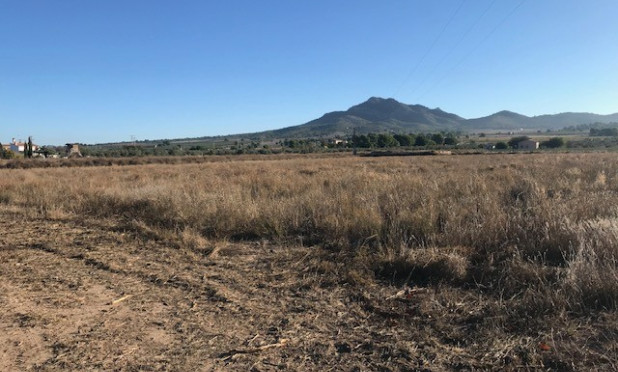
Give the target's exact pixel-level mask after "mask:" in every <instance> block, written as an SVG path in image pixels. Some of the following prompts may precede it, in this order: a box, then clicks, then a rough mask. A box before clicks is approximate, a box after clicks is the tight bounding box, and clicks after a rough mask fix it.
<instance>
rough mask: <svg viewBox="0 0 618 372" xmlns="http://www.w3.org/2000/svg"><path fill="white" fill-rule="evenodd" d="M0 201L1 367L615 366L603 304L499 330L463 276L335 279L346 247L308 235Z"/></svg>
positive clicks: (505, 321) (499, 320)
mask: <svg viewBox="0 0 618 372" xmlns="http://www.w3.org/2000/svg"><path fill="white" fill-rule="evenodd" d="M1 212H2V213H0V227H1V230H0V279H1V280H0V314H2V316H1V318H0V351H1V352H0V370H2V371H19V370H35V371H39V370H41V371H53V370H123V371H137V370H139V371H160V370H186V371H192V370H203V371H210V370H251V371H274V370H348V371H364V370H382V371H390V370H393V371H395V370H408V371H440V370H478V369H482V370H504V369H507V370H521V369H524V370H536V369H540V370H572V369H585V368H586V365H587V363H593V364H592V365H594V366H595V369H606V370H612V369H613V368H615V367H616V355H615V354H612V352H613V351H615V350H613V349H612V348H613V347H615V339H614V338H615V337H616V334H617V333H616V327H615V324H616V319H599V320H595V319H589V320H586V321H584V320H576V321H571V320H568V319H565V320H564V326H565V327H570V328H568V329H566V330H563V329H553V327H552V329H551V330H550V329H547V330H543V329H542V327H541V329H540V330H539V328H536V327H535V324H529V325H527V327H526V330H521V331H513V332H511V333H504V329H507V330H508V329H510V328H516V327H517V325H512V324H509V318H508V315H504V313H503V312H500V311H493V310H492V309H493V308H494V306H498V305H492V304H493V303H494V302H493V301H489V300H488V299H484V298H483V297H482V295H479V294H477V293H476V292H473V291H470V292H467V291H466V290H464V289H457V290H455V289H450V288H438V287H435V288H431V287H427V288H413V289H405V290H402V288H398V287H394V286H389V285H379V284H376V283H364V284H363V285H362V286H360V285H353V284H350V283H352V282H353V280H347V281H341V280H338V279H337V277H338V273H339V271H340V270H341V271H342V272H343V270H342V268H343V267H345V266H346V264H347V262H346V261H345V258H343V257H339V256H328V255H329V254H331V255H334V253H329V252H327V251H324V250H320V249H318V248H312V247H302V246H300V245H299V246H296V247H290V246H279V245H277V244H270V243H267V242H262V243H258V242H254V243H236V242H234V243H230V242H217V243H216V244H212V243H209V246H204V247H195V248H194V249H188V248H179V246H178V245H175V244H173V243H171V242H169V241H166V240H165V239H162V238H161V237H158V236H156V234H155V235H153V234H151V233H149V232H148V231H147V230H145V229H142V230H140V229H137V228H132V229H129V228H127V227H126V226H121V225H119V224H116V223H114V222H110V221H100V220H80V219H74V218H67V217H64V218H61V217H59V218H57V219H52V220H50V219H37V218H33V219H29V220H24V219H23V217H22V216H21V215H20V214H18V213H12V212H11V211H10V210H2V211H1ZM324 257H330V261H329V260H325V258H324ZM348 275H349V274H348ZM348 279H349V278H348ZM610 315H611V316H613V314H611V313H610ZM610 315H606V316H610ZM595 322H602V323H603V324H614V327H613V328H610V329H608V328H606V327H603V326H598V324H596V323H595ZM496 328H499V329H500V332H497V331H496V330H495V329H496ZM494 332H495V333H494ZM612 339H614V340H613V341H611V340H612ZM608 341H610V342H608ZM573 345H577V348H574V347H573ZM574 361H576V362H574ZM575 363H578V364H575ZM588 365H589V366H590V364H588Z"/></svg>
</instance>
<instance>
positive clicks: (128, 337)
mask: <svg viewBox="0 0 618 372" xmlns="http://www.w3.org/2000/svg"><path fill="white" fill-rule="evenodd" d="M111 164H113V163H112V162H110V163H109V164H107V165H110V166H90V167H85V166H76V167H69V166H66V165H63V166H61V167H57V168H31V169H11V168H19V166H16V165H11V164H9V163H4V164H0V165H1V166H0V168H3V169H0V226H1V230H0V255H1V256H0V279H1V280H0V313H1V314H2V317H1V318H0V345H2V346H1V348H0V350H1V354H0V355H1V356H0V370H7V371H8V370H37V371H38V370H43V371H47V370H128V371H138V370H140V371H141V370H154V371H158V370H204V371H209V370H251V371H270V370H273V371H274V370H346V371H365V370H378V371H400V370H402V371H450V370H453V371H473V370H517V371H519V370H559V371H570V370H573V371H576V370H577V371H579V370H582V371H584V370H585V371H588V370H600V371H603V370H607V371H611V370H617V369H618V316H617V315H618V314H617V310H618V309H617V305H618V159H617V158H616V154H610V153H595V154H508V155H507V154H501V155H465V156H426V157H382V158H366V157H352V156H349V155H339V156H333V157H328V156H320V157H307V158H305V157H293V156H288V157H276V156H274V157H265V158H224V159H220V160H216V159H215V158H212V159H209V160H208V161H191V162H188V163H185V164H136V165H122V166H119V165H111ZM74 165H75V164H74ZM77 165H96V164H77Z"/></svg>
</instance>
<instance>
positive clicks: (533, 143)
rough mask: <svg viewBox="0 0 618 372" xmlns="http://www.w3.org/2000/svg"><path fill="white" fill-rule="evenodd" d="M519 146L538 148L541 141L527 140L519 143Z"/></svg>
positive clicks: (522, 148)
mask: <svg viewBox="0 0 618 372" xmlns="http://www.w3.org/2000/svg"><path fill="white" fill-rule="evenodd" d="M517 148H518V149H520V150H537V149H538V148H539V142H538V141H533V140H525V141H521V142H518V143H517Z"/></svg>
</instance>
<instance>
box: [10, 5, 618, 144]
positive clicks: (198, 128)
mask: <svg viewBox="0 0 618 372" xmlns="http://www.w3.org/2000/svg"><path fill="white" fill-rule="evenodd" d="M617 17H618V1H616V0H592V1H585V0H527V1H526V0H405V1H404V0H399V1H396V0H389V1H377V0H371V1H369V0H348V1H343V0H328V1H325V0H262V1H255V0H242V1H241V0H225V1H224V0H218V1H209V0H165V1H164V0H122V1H121V0H104V1H95V0H38V1H35V0H0V142H4V143H6V142H8V141H10V139H11V138H12V137H16V138H26V137H27V136H28V135H32V136H33V137H34V138H35V142H36V143H38V144H64V143H66V142H82V143H101V142H109V141H129V140H130V139H131V136H135V137H136V138H137V139H140V140H143V139H163V138H181V137H195V136H209V135H225V134H234V133H246V132H256V131H262V130H267V129H276V128H282V127H286V126H290V125H297V124H302V123H305V122H307V121H309V120H312V119H315V118H317V117H319V116H321V115H322V114H324V113H326V112H329V111H334V110H346V109H347V108H349V107H350V106H352V105H355V104H358V103H361V102H363V101H365V100H367V99H368V98H369V97H371V96H378V97H384V98H387V97H392V98H395V99H397V100H399V101H401V102H404V103H408V104H417V103H418V104H422V105H425V106H428V107H431V108H434V107H440V108H442V109H443V110H445V111H448V112H452V113H455V114H458V115H460V116H463V117H465V118H474V117H480V116H486V115H489V114H492V113H494V112H497V111H500V110H511V111H516V112H519V113H522V114H525V115H540V114H546V113H547V114H551V113H558V112H564V111H578V112H579V111H583V112H595V113H599V114H609V113H614V112H618V30H617V29H616V19H617Z"/></svg>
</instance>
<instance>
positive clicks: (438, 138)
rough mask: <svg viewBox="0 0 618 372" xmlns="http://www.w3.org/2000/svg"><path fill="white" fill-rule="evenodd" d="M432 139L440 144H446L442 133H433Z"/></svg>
mask: <svg viewBox="0 0 618 372" xmlns="http://www.w3.org/2000/svg"><path fill="white" fill-rule="evenodd" d="M431 140H432V141H434V142H435V143H436V144H438V145H442V144H444V136H443V135H442V134H441V133H434V134H432V135H431Z"/></svg>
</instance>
